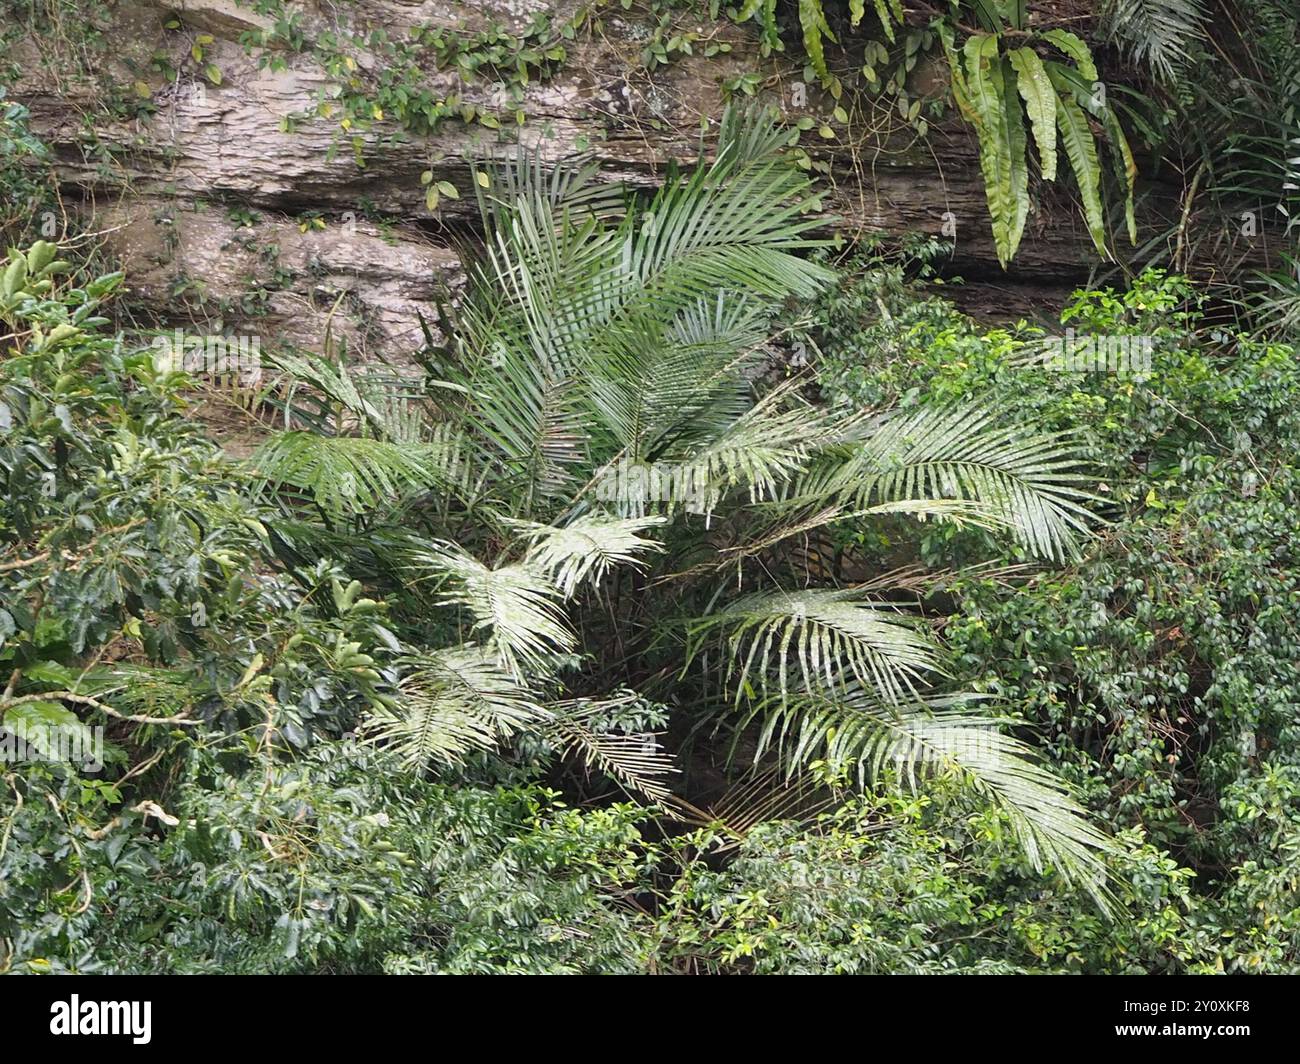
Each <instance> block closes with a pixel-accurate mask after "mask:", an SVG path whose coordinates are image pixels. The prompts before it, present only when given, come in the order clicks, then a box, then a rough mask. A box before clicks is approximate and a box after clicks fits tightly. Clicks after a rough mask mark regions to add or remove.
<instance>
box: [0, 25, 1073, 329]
mask: <svg viewBox="0 0 1300 1064" xmlns="http://www.w3.org/2000/svg"><path fill="white" fill-rule="evenodd" d="M584 6H587V7H589V6H591V4H590V0H560V2H558V3H557V2H545V0H476V2H474V3H468V2H465V3H462V2H458V0H423V2H414V0H356V2H355V3H351V4H347V5H341V6H340V5H335V4H332V3H326V2H324V0H321V2H319V3H300V4H290V3H283V4H282V3H280V2H279V0H260V2H259V0H239V2H237V0H165V2H157V0H132V2H129V3H127V2H123V3H119V4H118V5H117V6H116V7H113V8H110V18H111V21H110V22H108V23H105V24H103V25H102V26H101V27H100V28H101V29H102V30H103V32H104V35H105V36H104V40H105V41H106V42H107V47H105V48H103V49H101V50H98V51H88V52H87V53H86V57H88V62H89V69H87V70H86V71H84V76H82V77H70V76H68V75H67V74H66V72H65V71H62V70H60V69H58V67H57V65H55V69H51V66H52V64H50V63H48V62H46V63H42V62H41V61H40V60H39V55H38V49H37V48H36V46H35V44H32V45H31V46H30V47H29V49H28V50H27V52H26V53H24V52H23V49H22V47H21V46H20V48H19V55H20V57H24V58H25V59H26V61H25V62H23V63H22V64H21V66H22V68H23V70H24V72H25V73H24V78H23V80H21V81H20V82H19V84H18V85H17V86H16V87H15V91H14V95H16V96H17V97H18V98H20V99H22V100H24V102H26V103H27V104H28V105H29V106H30V108H31V110H32V113H33V119H34V123H35V125H36V128H37V129H38V131H39V132H40V133H41V134H42V135H43V136H44V137H45V139H46V140H47V142H49V143H51V144H52V145H53V146H54V147H55V150H56V153H57V157H58V163H59V176H60V181H61V184H62V187H63V190H64V195H65V198H66V199H67V200H68V201H69V203H70V204H71V205H73V206H74V207H76V208H77V209H78V211H79V213H80V214H81V215H82V216H83V218H84V219H86V220H87V221H88V224H90V225H91V227H92V228H93V229H94V230H95V231H97V232H100V233H102V234H103V239H104V241H105V243H106V245H107V247H108V249H109V250H110V251H111V252H112V253H113V254H115V255H116V256H118V257H120V259H121V260H122V263H123V265H124V268H125V269H126V270H127V271H128V279H129V281H130V283H131V284H132V286H133V290H134V294H135V295H136V296H137V298H138V300H139V302H140V304H141V306H142V307H143V308H145V309H146V311H150V312H152V313H153V314H154V315H156V317H157V318H158V320H159V321H160V322H163V323H166V324H169V325H171V324H175V323H178V322H181V323H192V324H194V325H195V326H196V327H198V326H202V327H205V328H206V327H211V325H212V323H213V322H214V321H215V320H218V319H219V320H220V321H221V322H222V324H223V325H225V326H226V327H227V328H230V327H232V326H233V327H235V328H238V329H241V330H244V331H250V330H251V331H256V332H261V333H264V334H265V335H267V336H272V335H274V336H285V337H287V338H288V339H290V340H292V341H294V342H296V343H299V344H302V345H303V346H307V347H319V346H320V345H321V344H322V342H323V339H324V336H325V332H326V329H327V327H328V328H329V329H330V330H331V332H332V335H334V336H346V337H347V338H348V340H349V342H350V343H351V344H352V345H353V346H355V347H360V348H361V349H362V350H363V351H373V352H375V353H382V354H386V355H387V354H394V353H396V354H400V352H401V351H402V350H404V349H409V347H410V346H412V345H413V344H414V343H416V342H418V336H419V323H418V320H417V318H416V311H417V310H420V309H421V308H425V307H427V306H428V305H429V304H430V303H431V301H432V299H433V297H434V295H435V293H436V291H437V290H438V288H439V287H440V286H442V285H444V284H446V283H448V282H450V283H453V284H454V282H455V279H456V276H457V256H456V253H455V251H454V250H453V247H454V244H455V241H454V240H453V239H452V237H453V235H454V234H457V233H459V232H463V231H464V230H465V229H466V228H467V227H472V225H473V224H474V222H475V220H476V213H475V208H474V206H473V204H474V197H473V196H472V194H471V190H472V182H473V180H474V176H473V174H474V167H475V164H476V163H477V162H481V161H484V160H490V159H492V158H496V157H501V156H503V155H508V154H512V153H514V152H515V151H516V146H515V145H516V142H519V143H522V144H524V145H526V146H527V147H529V148H531V149H533V150H536V151H538V152H540V153H541V154H542V155H543V157H544V158H546V159H557V158H560V157H563V156H565V155H569V154H572V153H574V152H590V153H592V154H593V155H594V156H595V157H596V158H597V159H598V160H599V162H600V164H601V167H602V169H603V171H604V172H605V173H606V174H607V175H608V177H609V179H610V180H623V181H629V182H632V183H642V184H649V183H651V182H653V180H654V179H655V175H656V174H657V173H658V172H660V171H661V170H662V168H663V167H664V166H665V164H666V163H667V162H668V161H669V160H672V159H679V160H689V159H691V158H693V157H694V156H695V154H696V152H697V150H698V147H699V144H700V132H701V126H702V123H704V122H706V121H707V120H709V119H716V117H717V116H718V115H719V114H720V113H721V110H722V107H723V104H724V91H723V83H724V82H725V81H727V80H728V79H734V78H739V77H741V76H742V75H744V74H745V73H747V72H754V71H757V72H759V73H760V74H761V75H762V76H763V78H764V79H765V80H764V81H763V91H764V92H766V93H768V94H769V95H770V96H771V97H772V98H773V99H776V98H777V97H778V96H779V98H780V102H782V103H784V104H785V105H786V108H787V110H789V111H791V112H792V113H797V112H798V111H799V110H800V108H799V107H796V106H795V105H796V104H802V108H803V110H806V111H809V112H812V113H824V112H825V111H826V110H829V105H827V104H826V103H825V102H824V101H821V100H820V99H817V98H816V97H817V96H818V95H819V94H818V92H817V91H815V90H813V89H809V88H805V87H804V86H802V82H801V78H800V75H799V73H798V71H796V70H795V69H793V67H791V65H790V64H789V63H785V62H778V61H776V60H773V59H762V58H760V57H759V55H758V42H757V39H756V37H755V35H754V34H753V32H752V31H751V30H750V29H748V28H747V27H737V26H733V25H731V24H729V23H727V22H725V20H722V21H714V20H710V19H707V18H705V19H702V20H697V21H696V22H695V23H692V22H691V19H690V17H689V16H688V15H687V14H680V15H678V16H675V17H678V18H679V19H681V20H682V23H683V26H684V27H686V28H690V26H691V25H696V26H698V28H699V29H700V31H701V32H702V33H703V34H706V35H707V37H708V39H709V42H710V44H711V45H713V46H714V47H717V46H728V47H729V51H727V52H723V53H720V54H715V55H712V56H710V57H705V56H704V55H703V54H702V51H703V49H702V47H697V48H696V52H695V54H694V55H692V56H683V57H681V58H679V59H677V60H675V61H673V62H671V63H669V64H667V65H666V66H661V67H660V68H659V69H657V70H656V71H654V72H653V73H647V72H646V71H645V70H644V69H643V68H642V67H641V66H640V65H639V62H638V59H637V55H638V52H639V51H640V49H641V47H642V43H641V42H642V41H643V40H644V39H645V37H646V36H647V33H648V32H649V31H648V30H647V28H646V27H647V16H646V15H645V13H644V12H640V11H638V10H637V9H636V8H635V7H634V8H633V10H631V11H629V12H624V11H623V10H622V8H621V7H620V6H619V5H618V4H617V3H609V4H602V5H599V6H600V12H599V14H600V16H601V20H602V21H601V22H600V23H599V24H595V23H592V22H591V21H588V22H587V23H586V24H585V25H584V26H582V27H581V28H579V29H578V30H577V31H576V32H575V34H574V36H573V39H572V40H566V41H564V42H563V44H564V47H565V49H566V56H565V58H564V60H563V62H561V63H558V64H556V65H555V69H554V71H553V73H552V74H551V76H549V77H540V76H538V75H537V74H536V73H534V74H533V76H530V77H529V79H528V83H527V84H526V85H524V84H520V83H519V82H518V80H517V81H516V83H515V84H514V85H513V86H512V88H515V89H517V90H518V92H519V103H518V104H517V106H518V107H519V108H520V109H521V110H522V111H523V113H524V115H525V118H526V120H525V121H524V122H523V124H522V125H516V124H515V122H514V119H513V108H514V107H515V106H516V105H515V104H514V103H512V102H511V101H509V100H507V99H505V93H504V92H503V88H502V79H501V78H491V77H486V76H481V77H478V78H475V79H471V80H462V77H461V74H460V73H459V72H458V71H457V69H455V66H454V64H452V66H451V68H450V69H443V70H437V69H435V68H434V64H432V63H429V64H427V69H425V67H424V65H423V64H422V66H421V70H422V71H423V73H421V75H420V78H419V79H418V81H420V82H422V83H423V84H424V85H425V86H426V87H427V89H428V91H429V92H430V94H431V96H432V97H434V98H443V97H445V96H446V95H447V94H457V95H458V96H459V98H460V100H461V102H462V104H463V105H472V106H474V107H476V108H478V109H479V113H482V114H489V115H495V114H500V115H502V116H503V121H502V128H501V129H494V128H491V127H490V126H489V125H484V124H482V123H480V122H478V121H475V122H473V123H470V124H466V123H465V122H463V121H461V120H460V119H459V118H450V119H448V120H446V121H444V122H442V123H441V124H440V125H439V126H438V127H437V128H436V130H434V131H433V132H432V133H428V134H426V133H424V132H419V133H404V132H403V131H402V130H400V128H399V127H398V126H397V125H396V124H395V123H393V122H392V121H391V119H390V117H389V116H387V115H385V116H384V117H383V118H380V117H378V112H376V113H372V114H370V115H364V116H362V118H361V120H359V121H356V122H351V121H349V126H350V128H348V129H344V128H343V127H342V125H341V121H340V119H341V116H343V115H344V107H343V103H342V102H340V103H339V104H338V106H337V107H335V104H334V103H333V101H335V100H337V99H338V95H339V87H340V83H341V82H342V81H347V80H352V81H353V82H354V84H355V85H357V86H360V90H361V91H368V90H369V89H371V88H378V87H382V86H383V85H384V83H385V79H386V78H389V73H390V69H391V65H392V64H393V63H394V62H395V60H394V57H393V54H392V53H391V51H390V50H387V51H386V46H385V45H384V44H383V43H382V39H380V41H379V43H376V39H375V38H373V37H370V36H369V34H370V33H371V32H372V31H375V30H381V31H384V32H385V33H386V34H387V39H388V40H390V41H394V40H396V41H401V40H405V39H407V37H408V34H409V32H410V30H411V29H412V28H413V27H433V28H446V29H452V30H457V31H459V32H462V33H470V34H472V33H476V32H479V31H482V30H484V29H486V28H488V27H491V26H494V25H500V26H504V27H506V28H508V29H509V30H511V31H513V32H515V33H522V32H523V31H524V29H525V27H527V26H529V25H531V24H532V23H533V19H534V17H535V15H536V14H537V13H538V12H546V13H548V14H550V15H551V16H552V19H553V21H552V25H559V24H561V23H562V22H563V21H565V20H567V19H570V18H572V17H573V16H574V15H575V14H576V13H577V12H578V11H579V10H580V9H581V8H583V7H584ZM340 12H342V13H340ZM290 15H294V16H296V17H295V20H294V21H293V22H292V23H287V22H286V19H287V17H288V16H290ZM344 18H345V19H346V21H345V22H343V21H340V20H341V19H344ZM277 24H278V25H279V26H280V32H279V33H278V34H276V33H275V31H276V27H277ZM286 27H287V28H286ZM348 30H350V31H351V32H352V33H353V34H354V35H356V36H365V37H366V43H365V44H363V45H352V44H349V45H347V46H346V47H344V46H337V45H335V44H334V43H333V42H335V41H337V40H338V39H339V38H341V36H342V35H343V34H344V33H345V32H346V31H348ZM264 31H271V32H272V33H273V37H272V38H271V39H269V40H267V41H266V42H265V45H264V46H263V45H260V44H259V45H253V44H250V41H252V40H254V39H255V38H254V37H253V36H252V35H256V34H260V33H262V32H264ZM323 55H324V56H333V57H334V59H335V62H334V65H333V67H331V66H330V63H329V62H328V61H326V59H323V58H322V56H323ZM344 56H346V57H347V58H346V59H345V58H343V57H344ZM46 58H47V59H48V58H49V57H48V56H46ZM339 64H343V65H342V66H340V65H339ZM922 73H924V72H922ZM105 84H108V85H113V86H117V87H118V93H119V95H120V96H123V97H125V98H126V99H127V101H128V103H127V104H126V105H122V104H121V103H120V102H119V105H118V106H117V107H115V108H114V109H113V115H112V116H109V115H106V114H104V113H103V111H102V107H100V106H99V105H100V104H101V103H102V100H103V94H104V85H105ZM92 85H93V87H92ZM805 96H806V97H807V102H806V103H804V98H805ZM850 106H851V107H852V106H854V105H853V104H852V103H850ZM132 109H135V110H136V112H137V113H136V114H135V115H134V116H133V117H129V118H128V117H123V115H124V114H130V112H131V110H132ZM331 109H334V110H335V111H336V113H335V114H333V115H332V116H325V117H322V116H321V115H320V112H321V111H323V110H325V111H328V110H331ZM381 110H382V109H381ZM309 112H311V115H310V116H309V115H308V113H309ZM87 113H91V114H95V115H96V117H95V118H94V121H93V129H92V130H88V129H87V125H86V122H85V119H84V116H85V114H87ZM860 113H861V115H862V116H863V121H860V122H856V123H855V125H854V126H853V127H851V128H853V129H858V130H861V129H873V130H878V132H877V131H873V132H872V133H870V134H863V133H860V132H859V133H855V135H854V137H853V138H852V143H851V144H846V143H841V142H838V141H836V142H830V141H825V140H821V139H820V138H818V137H817V135H816V132H815V131H814V132H813V133H812V134H810V135H808V137H806V138H805V139H806V140H808V139H811V140H815V141H817V143H816V145H811V144H810V145H808V150H809V151H810V153H811V154H813V155H814V157H815V158H817V159H819V160H823V161H826V162H829V163H830V174H829V176H828V178H827V185H828V194H827V198H826V206H827V208H828V211H830V212H832V213H834V214H835V215H837V216H838V218H839V222H838V224H839V226H840V227H841V228H842V229H843V230H844V231H845V232H846V234H847V235H849V236H850V237H853V236H855V235H860V234H862V233H868V232H872V233H881V234H885V235H887V236H901V235H903V234H910V233H917V232H922V233H930V234H934V235H938V234H939V233H940V232H941V230H942V229H943V228H944V226H945V222H947V224H948V226H949V231H951V227H952V226H953V225H955V226H956V233H957V241H956V253H955V255H954V259H953V262H952V263H951V271H952V272H955V273H960V274H964V275H965V276H966V277H967V278H968V279H972V280H974V281H976V282H989V283H991V284H992V285H993V286H995V287H994V288H992V289H981V288H980V287H979V285H978V283H977V284H976V285H975V286H974V287H973V288H972V289H971V292H972V294H973V295H974V296H976V298H980V297H981V293H982V295H983V296H990V293H992V296H991V300H990V302H991V304H992V305H993V306H994V307H995V308H996V309H997V310H998V311H1000V312H1005V313H1015V312H1016V311H1017V310H1018V309H1020V308H1021V307H1022V306H1023V304H1024V300H1025V297H1026V296H1031V295H1034V294H1041V292H1042V290H1043V288H1044V287H1047V288H1051V287H1052V286H1069V285H1071V284H1074V283H1077V282H1079V281H1082V280H1083V279H1085V278H1086V276H1087V272H1088V270H1089V268H1090V266H1091V265H1095V264H1096V257H1095V253H1094V252H1093V250H1092V248H1091V245H1090V244H1089V242H1088V239H1087V235H1086V233H1085V232H1084V230H1083V226H1082V223H1081V222H1080V221H1079V220H1078V219H1077V215H1076V211H1075V209H1074V206H1073V205H1072V204H1071V203H1069V202H1068V201H1067V200H1066V199H1064V198H1060V197H1059V196H1058V198H1057V199H1055V200H1052V199H1043V200H1042V201H1041V202H1040V204H1039V209H1038V211H1037V213H1036V215H1034V216H1031V220H1030V224H1029V229H1028V231H1027V233H1026V237H1025V240H1024V243H1023V246H1022V249H1021V251H1020V253H1019V256H1018V257H1017V260H1016V263H1015V266H1014V268H1013V270H1012V271H1011V272H1009V273H1004V272H1003V271H1002V270H1001V268H1000V267H999V266H998V264H997V259H996V256H995V254H994V249H993V244H992V239H991V237H990V234H989V229H988V221H987V215H986V207H985V202H984V192H983V183H982V180H981V177H980V173H979V166H978V159H977V155H976V145H975V143H974V140H973V137H972V136H971V135H970V134H969V133H968V132H967V131H966V130H965V129H964V128H962V127H960V126H959V125H954V126H951V127H941V128H937V129H933V130H932V131H931V133H930V135H929V137H927V138H926V139H925V140H923V141H916V140H915V138H909V137H905V136H902V135H901V134H900V132H899V131H898V130H897V129H891V128H890V127H891V123H889V122H884V123H883V124H881V123H880V122H879V121H876V122H875V126H874V127H873V125H872V120H877V119H879V118H880V117H882V116H880V115H878V114H876V113H868V112H867V110H866V108H865V106H864V107H863V109H862V111H861V112H860ZM856 117H857V114H856V113H855V118H856ZM507 123H508V125H507ZM898 124H899V123H897V122H896V121H895V122H894V123H892V125H893V126H897V125H898ZM506 130H508V132H507V131H506ZM845 139H846V140H847V139H849V138H845ZM426 171H427V172H429V173H430V174H431V176H432V184H433V185H434V186H436V185H437V183H439V182H444V181H445V182H450V183H451V184H452V185H454V186H455V188H456V189H457V191H458V193H459V198H456V199H453V198H450V197H449V196H447V195H445V194H444V195H442V196H441V198H440V203H439V204H438V205H437V207H436V209H434V210H429V209H428V207H427V205H426V188H427V185H425V184H422V182H421V175H422V174H424V173H425V172H426Z"/></svg>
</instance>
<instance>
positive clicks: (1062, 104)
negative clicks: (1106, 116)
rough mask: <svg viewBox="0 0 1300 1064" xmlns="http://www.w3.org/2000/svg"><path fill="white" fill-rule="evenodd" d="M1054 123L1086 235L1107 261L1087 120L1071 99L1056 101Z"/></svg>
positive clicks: (1097, 170) (1094, 156)
mask: <svg viewBox="0 0 1300 1064" xmlns="http://www.w3.org/2000/svg"><path fill="white" fill-rule="evenodd" d="M1056 124H1057V128H1058V129H1059V130H1060V132H1061V143H1062V144H1063V145H1064V147H1065V156H1066V158H1067V159H1069V160H1070V166H1071V168H1072V169H1073V170H1074V179H1075V180H1076V181H1077V182H1078V184H1079V195H1080V196H1081V197H1082V198H1083V215H1084V220H1085V221H1086V222H1087V225H1088V233H1089V235H1091V237H1092V242H1093V244H1094V245H1095V246H1096V248H1097V251H1098V253H1099V254H1101V255H1102V256H1103V257H1105V258H1110V252H1108V251H1107V250H1106V224H1105V220H1104V218H1103V216H1102V212H1101V167H1100V166H1099V165H1098V163H1097V145H1096V143H1095V142H1094V141H1093V139H1092V129H1091V128H1090V127H1089V125H1088V118H1087V116H1086V115H1085V114H1084V113H1083V108H1081V107H1080V106H1079V105H1078V104H1077V103H1075V102H1074V100H1072V99H1067V98H1066V97H1064V96H1058V97H1057V98H1056Z"/></svg>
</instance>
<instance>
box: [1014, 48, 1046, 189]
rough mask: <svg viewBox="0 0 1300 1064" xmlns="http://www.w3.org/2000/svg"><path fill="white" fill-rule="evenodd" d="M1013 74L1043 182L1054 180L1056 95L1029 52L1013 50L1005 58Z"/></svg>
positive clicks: (1039, 62)
mask: <svg viewBox="0 0 1300 1064" xmlns="http://www.w3.org/2000/svg"><path fill="white" fill-rule="evenodd" d="M1007 58H1008V59H1010V60H1011V65H1012V67H1014V68H1015V71H1016V88H1017V89H1019V91H1020V96H1021V98H1022V99H1023V100H1024V101H1025V110H1026V111H1027V112H1028V114H1029V121H1030V124H1031V125H1032V127H1033V130H1034V142H1035V143H1036V144H1037V146H1038V161H1039V164H1040V165H1041V167H1042V171H1043V178H1044V180H1047V181H1055V180H1056V92H1055V90H1054V89H1053V88H1052V82H1051V79H1049V78H1048V76H1047V71H1046V70H1044V69H1043V61H1042V60H1041V59H1039V58H1038V53H1037V52H1035V51H1034V50H1033V49H1032V48H1016V49H1013V50H1012V51H1011V52H1009V53H1008V54H1007Z"/></svg>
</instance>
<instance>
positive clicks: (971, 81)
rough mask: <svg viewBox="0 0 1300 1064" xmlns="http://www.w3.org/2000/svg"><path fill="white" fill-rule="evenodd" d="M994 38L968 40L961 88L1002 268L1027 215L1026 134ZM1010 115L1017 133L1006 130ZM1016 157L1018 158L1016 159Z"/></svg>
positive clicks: (1007, 260)
mask: <svg viewBox="0 0 1300 1064" xmlns="http://www.w3.org/2000/svg"><path fill="white" fill-rule="evenodd" d="M998 44H999V41H998V38H997V37H996V36H993V35H992V34H981V35H978V36H972V37H970V38H968V39H967V41H966V44H965V45H964V46H963V49H962V50H963V52H964V53H965V56H966V83H967V86H968V88H969V91H970V103H971V108H972V111H973V112H974V115H975V131H976V133H977V134H978V136H979V144H980V169H981V171H982V172H983V175H984V195H985V197H986V198H987V200H988V205H989V216H990V218H991V220H992V224H993V241H994V244H995V246H996V248H997V253H998V261H999V262H1000V263H1002V266H1003V268H1005V267H1006V265H1007V263H1008V262H1010V261H1011V257H1012V256H1013V255H1014V254H1015V251H1016V247H1017V246H1018V244H1019V242H1020V232H1021V231H1023V226H1024V223H1023V216H1024V215H1025V214H1026V213H1027V211H1028V186H1027V178H1026V174H1025V158H1024V156H1025V132H1024V124H1023V120H1021V119H1020V117H1019V116H1020V102H1019V98H1018V97H1016V95H1015V93H1012V94H1011V101H1010V102H1008V99H1007V92H1006V74H1007V68H1006V67H1005V66H1004V64H1003V60H1002V57H1001V56H1000V55H999V54H998ZM1013 112H1014V115H1015V116H1016V119H1017V121H1016V126H1017V128H1016V129H1015V130H1014V131H1013V130H1012V128H1011V121H1010V119H1011V117H1012V114H1013ZM1017 156H1018V158H1017Z"/></svg>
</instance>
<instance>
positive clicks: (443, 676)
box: [363, 644, 550, 771]
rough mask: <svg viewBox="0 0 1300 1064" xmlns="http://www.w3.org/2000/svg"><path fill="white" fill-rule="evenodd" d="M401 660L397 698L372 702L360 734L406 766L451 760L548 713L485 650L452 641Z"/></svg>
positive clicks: (485, 746)
mask: <svg viewBox="0 0 1300 1064" xmlns="http://www.w3.org/2000/svg"><path fill="white" fill-rule="evenodd" d="M401 666H402V668H403V670H404V675H403V677H402V679H401V680H400V682H399V684H398V699H397V704H396V705H395V706H393V707H376V708H375V709H374V710H373V711H372V714H371V716H370V717H369V718H368V720H367V721H366V723H365V725H364V728H363V732H364V734H365V737H366V741H368V742H371V743H374V744H377V745H381V746H383V747H385V748H386V749H387V750H389V752H390V753H392V754H393V755H394V756H395V757H396V758H397V759H398V761H399V762H400V763H401V764H402V765H403V766H404V767H406V768H407V769H409V770H411V771H424V770H426V769H429V768H431V767H434V766H436V765H452V764H456V763H458V762H460V761H461V760H462V759H463V758H464V756H465V755H466V754H468V753H470V752H471V751H474V750H490V749H492V748H494V747H496V746H497V745H498V744H499V743H500V742H501V741H502V740H503V739H505V738H508V737H509V736H510V735H512V734H514V733H515V732H517V731H519V730H521V729H523V728H525V727H529V726H535V725H539V724H542V723H543V722H545V721H546V720H547V719H548V718H549V716H550V714H549V713H548V711H547V710H545V709H543V708H542V706H541V705H539V704H538V703H537V702H536V701H535V700H534V698H533V696H532V695H531V694H530V693H529V692H528V691H527V690H526V689H525V688H523V687H522V686H521V685H520V684H519V683H518V682H517V681H516V679H515V677H514V676H512V675H511V674H510V673H509V672H507V671H505V670H504V669H502V668H501V667H500V666H499V665H498V664H497V662H496V660H495V656H494V655H493V654H492V653H491V652H490V651H489V650H488V649H487V648H484V647H479V646H474V645H472V644H471V645H466V646H459V647H451V648H449V649H446V650H438V651H434V652H433V653H430V654H428V655H426V656H423V657H419V658H408V659H405V660H404V661H402V662H401Z"/></svg>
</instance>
